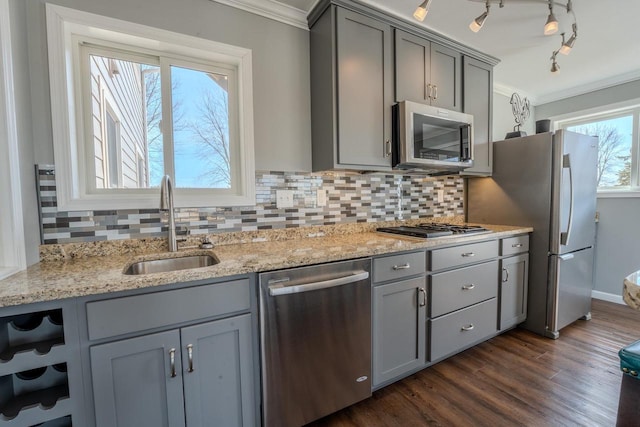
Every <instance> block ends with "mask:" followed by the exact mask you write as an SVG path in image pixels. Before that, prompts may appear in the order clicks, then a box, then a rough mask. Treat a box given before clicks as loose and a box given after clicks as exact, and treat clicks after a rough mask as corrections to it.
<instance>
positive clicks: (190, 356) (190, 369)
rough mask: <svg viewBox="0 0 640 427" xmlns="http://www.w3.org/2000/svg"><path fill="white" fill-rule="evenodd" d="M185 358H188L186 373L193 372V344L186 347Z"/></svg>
mask: <svg viewBox="0 0 640 427" xmlns="http://www.w3.org/2000/svg"><path fill="white" fill-rule="evenodd" d="M187 356H188V357H189V369H187V372H193V344H189V345H188V346H187Z"/></svg>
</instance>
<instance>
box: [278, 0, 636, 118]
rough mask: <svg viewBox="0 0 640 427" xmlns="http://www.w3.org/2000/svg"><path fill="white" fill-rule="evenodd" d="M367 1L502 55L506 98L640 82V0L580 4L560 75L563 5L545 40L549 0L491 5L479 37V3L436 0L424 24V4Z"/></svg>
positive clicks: (307, 0) (567, 22)
mask: <svg viewBox="0 0 640 427" xmlns="http://www.w3.org/2000/svg"><path fill="white" fill-rule="evenodd" d="M280 2H281V3H284V4H287V5H289V6H293V7H295V8H297V9H301V10H303V11H304V12H305V13H306V12H308V11H309V10H310V9H311V8H312V6H313V4H315V0H280ZM361 2H362V3H366V4H371V5H373V6H375V7H376V8H378V9H382V10H385V11H387V12H389V13H392V14H394V15H396V16H399V17H401V18H404V19H406V20H410V21H412V22H414V23H415V24H416V25H422V26H424V27H426V28H429V29H431V30H434V31H436V32H438V33H441V34H443V35H446V36H448V37H450V38H452V39H455V40H458V41H460V42H461V43H463V44H466V45H468V46H471V47H473V48H476V49H478V50H480V51H482V52H484V53H487V54H489V55H492V56H495V57H497V58H499V59H500V60H501V62H500V64H498V65H497V66H496V68H495V85H496V89H497V90H498V91H501V92H504V93H505V94H507V93H508V94H510V93H511V92H513V91H514V90H517V91H518V92H520V93H521V94H522V95H524V96H528V97H529V99H530V100H531V101H532V103H533V104H535V105H540V104H542V103H545V102H549V101H553V100H557V99H561V98H564V97H567V96H572V95H577V94H580V93H585V92H588V91H591V90H594V89H600V88H603V87H607V86H611V85H614V84H617V83H622V82H626V81H630V80H634V79H638V78H640V39H639V38H638V36H637V33H635V31H638V30H637V28H636V27H635V26H636V25H637V22H636V21H637V17H638V16H640V1H635V0H633V1H632V0H624V1H617V2H611V3H609V2H604V1H599V0H573V8H574V11H575V15H576V18H577V22H578V39H577V40H576V43H575V45H574V48H573V50H572V51H571V54H570V55H568V56H564V55H561V54H559V55H558V59H557V60H558V64H559V65H560V68H561V70H560V72H559V73H553V74H552V73H551V72H550V71H549V70H550V67H551V60H550V57H551V53H552V52H553V51H554V50H556V49H557V48H559V47H560V42H561V37H560V35H559V34H560V33H561V32H563V31H564V32H566V33H567V34H568V35H569V34H570V33H571V24H572V23H573V19H572V17H571V16H570V15H567V13H566V9H564V8H560V7H556V8H555V10H554V12H555V15H556V17H557V19H558V21H559V23H560V30H559V31H558V33H557V34H554V35H552V36H544V35H543V34H542V27H543V26H544V23H545V21H546V18H547V15H548V7H547V5H546V4H545V2H544V0H542V2H540V3H533V2H531V0H505V6H504V8H499V7H498V5H497V4H492V6H491V12H490V14H489V17H488V18H487V20H486V22H485V25H484V27H483V28H482V30H480V32H478V33H473V32H471V30H469V23H470V22H471V21H472V20H473V19H474V18H475V17H477V16H478V15H480V14H481V13H482V12H483V11H484V4H483V3H482V2H481V1H480V2H479V1H478V0H472V1H470V0H433V2H432V3H431V7H430V10H429V14H428V15H427V18H426V19H425V20H424V22H423V23H419V22H418V21H416V20H414V19H413V17H412V14H413V11H414V10H415V8H416V6H417V5H418V4H419V3H420V2H421V0H394V1H385V0H361ZM612 3H615V5H613V4H612ZM634 28H636V30H634Z"/></svg>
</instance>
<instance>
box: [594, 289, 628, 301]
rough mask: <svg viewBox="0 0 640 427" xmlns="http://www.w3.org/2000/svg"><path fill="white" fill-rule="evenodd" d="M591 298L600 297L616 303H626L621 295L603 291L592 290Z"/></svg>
mask: <svg viewBox="0 0 640 427" xmlns="http://www.w3.org/2000/svg"><path fill="white" fill-rule="evenodd" d="M591 298H594V299H599V300H602V301H609V302H615V303H616V304H624V301H623V300H622V296H621V295H616V294H609V293H607V292H601V291H591Z"/></svg>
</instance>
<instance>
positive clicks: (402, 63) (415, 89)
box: [395, 30, 431, 103]
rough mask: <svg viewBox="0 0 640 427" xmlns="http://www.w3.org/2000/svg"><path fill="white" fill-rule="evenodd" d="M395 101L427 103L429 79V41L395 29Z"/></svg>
mask: <svg viewBox="0 0 640 427" xmlns="http://www.w3.org/2000/svg"><path fill="white" fill-rule="evenodd" d="M395 46H396V52H395V54H396V60H395V82H396V101H397V102H400V101H414V102H422V103H429V98H428V94H427V83H429V81H430V79H431V72H430V70H429V56H430V55H431V42H430V41H428V40H425V39H422V38H420V37H416V36H414V35H411V34H407V33H405V32H404V31H401V30H395Z"/></svg>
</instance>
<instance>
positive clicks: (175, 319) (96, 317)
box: [87, 279, 251, 340]
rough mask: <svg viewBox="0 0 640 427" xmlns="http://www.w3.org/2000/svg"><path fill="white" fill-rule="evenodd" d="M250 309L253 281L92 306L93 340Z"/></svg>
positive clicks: (89, 315) (89, 320)
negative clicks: (251, 282)
mask: <svg viewBox="0 0 640 427" xmlns="http://www.w3.org/2000/svg"><path fill="white" fill-rule="evenodd" d="M250 306H251V297H250V284H249V279H241V280H234V281H231V282H222V283H216V284H213V285H203V286H194V287H192V288H184V289H176V290H172V291H164V292H154V293H150V294H143V295H135V296H130V297H122V298H114V299H109V300H103V301H95V302H90V303H88V304H87V324H88V329H89V339H92V340H97V339H101V338H107V337H112V336H116V335H122V334H128V333H133V332H139V331H144V330H147V329H153V328H159V327H163V326H170V325H175V324H179V323H182V322H189V321H194V320H198V319H204V318H208V317H214V316H219V315H223V314H226V313H233V312H237V311H241V310H249V308H250Z"/></svg>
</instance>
